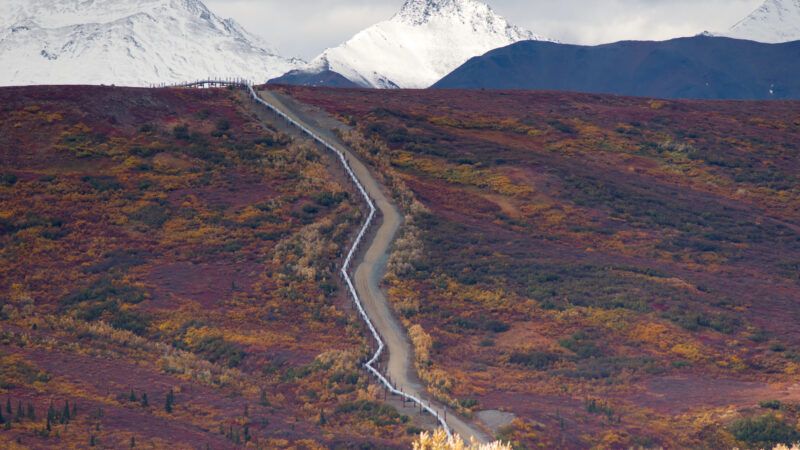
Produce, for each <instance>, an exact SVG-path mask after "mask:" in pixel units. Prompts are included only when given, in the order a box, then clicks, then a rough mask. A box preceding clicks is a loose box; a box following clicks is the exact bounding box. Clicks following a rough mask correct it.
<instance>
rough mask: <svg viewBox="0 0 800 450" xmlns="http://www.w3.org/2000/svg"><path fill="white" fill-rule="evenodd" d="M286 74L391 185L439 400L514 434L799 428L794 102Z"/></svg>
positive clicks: (741, 443)
mask: <svg viewBox="0 0 800 450" xmlns="http://www.w3.org/2000/svg"><path fill="white" fill-rule="evenodd" d="M280 89H284V90H285V91H286V92H288V93H290V94H291V95H293V96H294V97H295V98H297V99H299V100H300V101H303V102H306V103H310V104H313V105H317V106H319V107H321V108H322V109H324V110H326V111H328V112H330V113H333V114H336V115H338V117H339V118H340V119H342V120H343V121H344V122H347V123H349V124H350V125H352V126H353V127H354V128H355V129H356V130H357V132H352V133H345V134H344V138H345V139H346V140H348V141H349V142H351V143H352V144H353V145H354V146H355V147H356V148H357V149H358V150H359V151H360V152H361V154H362V155H363V157H364V158H365V159H367V160H369V161H370V162H371V163H372V164H374V165H375V167H377V168H378V170H380V171H381V172H382V173H383V174H384V175H385V177H386V178H387V179H389V180H392V183H391V184H392V185H393V186H395V190H396V191H397V193H398V194H400V198H402V199H403V201H401V202H400V203H401V204H403V205H405V206H406V209H407V210H406V214H407V223H406V225H405V227H404V230H405V234H404V236H403V237H402V238H401V239H400V240H399V241H398V244H397V246H396V250H395V254H394V256H393V258H392V261H391V263H390V268H391V272H390V274H389V275H388V276H387V278H386V280H385V284H386V287H387V289H388V293H389V296H390V300H391V301H392V302H393V305H394V307H395V309H396V312H397V313H398V314H399V315H400V316H401V317H402V320H403V321H404V323H405V325H406V326H407V327H408V329H409V334H410V336H411V338H412V340H413V341H414V344H415V346H416V358H417V368H418V370H419V372H420V375H421V377H422V378H423V379H424V380H425V381H426V382H427V383H428V385H429V389H430V390H431V391H432V392H434V393H435V394H436V395H437V397H439V398H440V399H441V400H442V401H445V402H447V403H449V404H451V405H452V406H453V407H455V408H458V409H459V410H460V411H461V412H462V413H463V414H467V415H473V416H474V417H475V418H476V419H477V420H478V421H484V423H486V424H487V425H490V426H493V427H494V430H493V431H494V432H495V434H496V435H497V437H499V438H502V439H504V440H507V441H512V442H513V443H514V445H515V446H516V447H518V448H537V447H538V446H544V447H561V448H586V447H596V448H621V447H629V446H635V447H639V446H643V447H658V446H664V447H676V448H687V447H693V448H734V447H739V448H768V447H771V446H773V445H774V444H778V443H790V442H792V441H796V440H798V439H800V431H799V430H798V425H799V424H798V408H800V386H798V382H797V380H798V374H800V352H798V351H797V349H798V344H800V328H798V327H797V326H796V324H797V323H798V321H799V320H800V308H799V307H798V306H800V305H798V302H800V275H798V274H799V273H800V175H798V174H800V144H799V143H800V104H798V103H797V102H690V101H660V100H651V99H643V98H625V97H614V96H603V95H582V94H559V93H535V92H486V91H470V92H468V91H425V92H422V91H403V92H375V91H364V90H350V89H340V90H330V89H313V88H300V87H298V88H280ZM497 410H501V412H498V411H497ZM498 417H499V418H501V419H502V420H497V419H498Z"/></svg>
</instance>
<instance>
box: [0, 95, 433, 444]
mask: <svg viewBox="0 0 800 450" xmlns="http://www.w3.org/2000/svg"><path fill="white" fill-rule="evenodd" d="M244 98H245V97H243V96H241V95H240V94H239V93H237V92H235V91H229V90H221V89H220V90H204V91H199V90H197V91H193V90H168V89H162V90H144V89H120V88H87V87H69V88H66V87H36V88H8V89H2V90H0V158H2V166H1V167H0V181H1V182H0V311H2V312H1V313H0V422H2V423H0V428H2V431H0V447H3V448H10V447H11V446H15V445H21V446H23V447H32V448H53V447H59V448H86V447H87V446H99V447H105V448H128V447H129V446H130V447H134V446H143V445H144V446H148V447H149V446H154V447H168V446H169V447H173V448H174V447H181V448H205V447H206V446H208V447H210V448H233V447H239V446H243V445H249V446H252V447H253V448H288V447H291V448H309V449H311V448H329V447H337V446H339V445H362V444H363V445H366V446H378V447H382V448H383V447H386V448H395V447H399V448H403V447H407V446H409V445H410V443H411V439H412V438H413V434H415V433H416V432H417V431H418V430H417V429H416V428H415V426H414V424H412V423H411V422H410V420H409V418H408V417H405V416H402V415H400V414H399V413H398V412H397V411H396V410H395V409H394V408H392V407H391V406H386V405H384V404H382V403H378V402H376V401H375V398H376V395H375V394H374V393H373V392H371V391H370V390H369V389H368V386H369V385H368V384H367V376H366V375H365V374H364V372H363V371H361V370H360V368H359V367H358V361H359V360H360V359H362V358H363V357H364V356H365V355H366V354H367V350H368V342H367V341H366V339H365V337H364V336H365V332H364V331H365V330H364V329H363V326H362V324H361V322H360V320H359V319H358V318H357V316H356V315H355V314H353V312H352V311H351V310H350V301H349V299H348V297H347V296H346V295H345V293H344V290H343V289H341V285H340V284H339V281H338V279H337V278H338V277H337V276H336V271H337V268H338V266H339V265H340V264H341V256H342V252H343V250H344V249H345V245H346V243H347V242H349V241H350V240H351V239H352V235H353V232H354V231H355V230H356V229H357V226H358V225H360V223H361V222H362V221H363V213H362V212H361V211H360V206H359V203H358V202H357V201H356V199H357V197H356V196H355V195H354V193H353V192H352V191H351V189H352V187H351V186H350V185H349V184H348V183H347V182H346V180H345V178H344V176H343V174H342V173H340V172H341V171H340V169H339V166H338V165H336V164H334V163H333V162H332V160H330V159H329V158H328V156H327V155H325V154H323V153H321V152H319V151H318V150H317V149H316V148H315V147H313V146H311V145H310V144H308V143H304V142H293V141H292V140H291V139H290V138H289V137H288V136H287V135H285V134H283V133H281V132H279V130H277V129H275V128H270V126H269V124H266V125H265V124H264V122H263V121H262V119H264V118H263V117H262V118H259V117H256V116H254V112H253V110H251V109H250V107H249V104H248V102H247V101H246V100H244Z"/></svg>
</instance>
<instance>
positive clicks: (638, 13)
mask: <svg viewBox="0 0 800 450" xmlns="http://www.w3.org/2000/svg"><path fill="white" fill-rule="evenodd" d="M0 1H2V0H0ZM205 3H206V5H207V6H208V7H209V8H211V9H212V10H213V11H214V12H215V13H217V14H218V15H220V16H222V17H226V18H228V17H231V18H233V19H236V21H238V22H239V23H241V24H242V25H244V27H245V28H246V29H247V30H249V31H250V32H251V33H254V34H258V35H260V36H263V37H264V38H265V39H266V40H267V41H268V42H270V43H272V44H273V46H274V47H275V48H277V49H278V51H279V52H280V53H281V54H282V55H284V56H299V57H302V58H305V59H311V58H313V57H314V56H316V55H318V54H319V53H321V52H322V51H323V50H324V49H326V48H328V47H334V46H336V45H338V44H340V43H342V42H344V41H345V40H347V39H349V38H350V37H351V36H352V35H353V34H355V33H357V32H358V31H360V30H362V29H364V28H366V27H368V26H370V25H372V24H374V23H376V22H379V21H381V20H385V19H388V18H390V17H391V16H392V15H394V13H395V12H397V11H398V10H399V9H400V7H401V6H402V4H403V0H205ZM487 3H489V5H491V6H492V8H494V10H495V11H497V12H498V13H500V14H501V15H503V16H505V17H506V19H508V21H509V22H511V23H513V24H515V25H519V26H522V27H524V28H528V29H529V30H531V31H533V32H535V33H538V34H541V35H544V36H547V37H551V38H554V39H558V40H560V41H562V42H567V43H575V44H600V43H606V42H613V41H619V40H623V39H668V38H672V37H679V36H692V35H695V34H697V33H700V32H702V31H706V30H708V31H724V30H727V29H728V28H730V27H731V26H732V25H733V24H735V23H736V22H738V21H739V20H741V19H743V18H744V17H745V16H746V15H748V14H749V13H750V12H752V11H753V10H755V9H756V8H757V7H758V6H759V5H761V3H763V0H488V1H487Z"/></svg>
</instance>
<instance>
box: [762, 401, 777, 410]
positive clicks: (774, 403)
mask: <svg viewBox="0 0 800 450" xmlns="http://www.w3.org/2000/svg"><path fill="white" fill-rule="evenodd" d="M758 405H759V406H761V407H762V408H764V409H774V410H778V409H781V402H780V401H778V400H767V401H763V402H761V403H759V404H758Z"/></svg>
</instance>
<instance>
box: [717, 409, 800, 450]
mask: <svg viewBox="0 0 800 450" xmlns="http://www.w3.org/2000/svg"><path fill="white" fill-rule="evenodd" d="M729 430H730V431H731V433H733V435H734V437H736V439H737V440H739V441H742V442H745V443H747V444H751V445H753V446H775V445H778V444H786V445H791V444H792V443H794V442H797V441H798V440H800V432H798V431H797V430H796V429H795V428H793V427H792V426H791V425H789V424H788V423H786V422H785V421H783V420H781V419H780V418H778V417H777V416H775V415H774V414H766V415H763V416H759V417H747V418H743V419H739V420H737V421H735V422H733V423H732V424H731V425H730V426H729Z"/></svg>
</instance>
